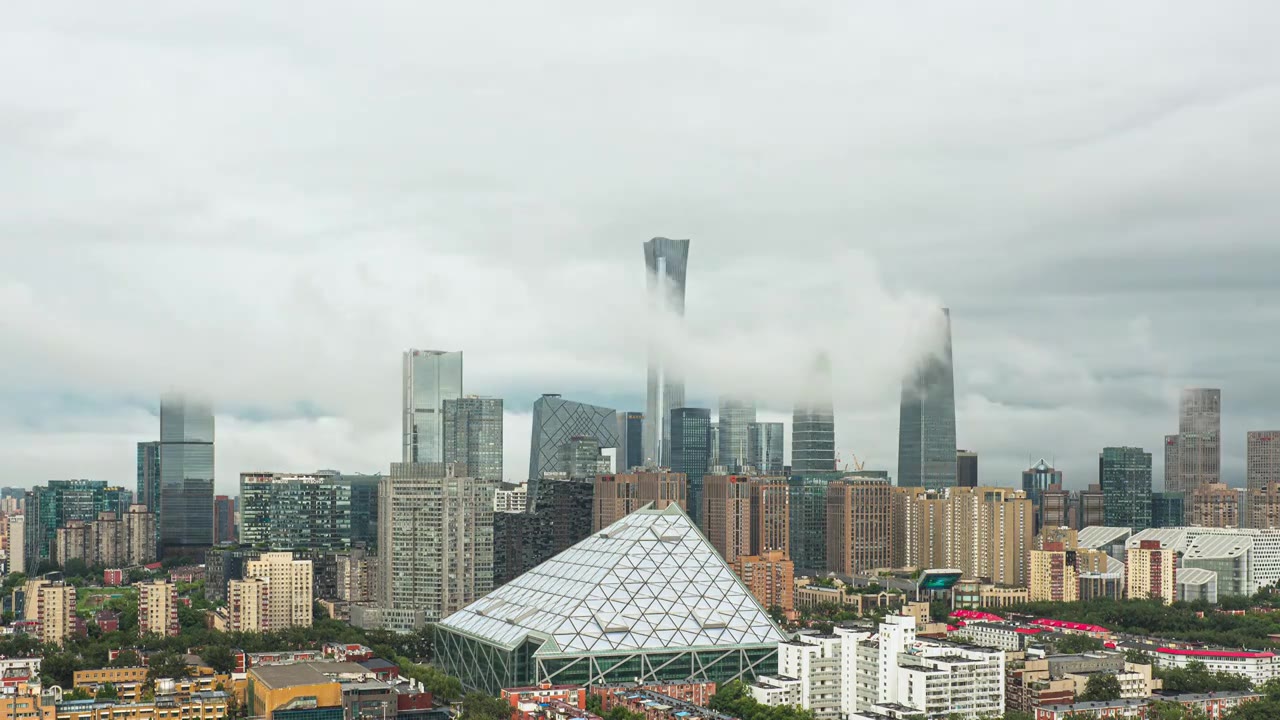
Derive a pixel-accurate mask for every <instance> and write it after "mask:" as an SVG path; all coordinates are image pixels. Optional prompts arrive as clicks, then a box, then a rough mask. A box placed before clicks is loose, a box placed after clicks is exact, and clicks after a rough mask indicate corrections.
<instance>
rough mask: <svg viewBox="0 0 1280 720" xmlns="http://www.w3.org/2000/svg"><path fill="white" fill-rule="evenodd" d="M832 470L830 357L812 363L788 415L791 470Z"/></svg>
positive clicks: (833, 425)
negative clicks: (803, 387) (802, 389)
mask: <svg viewBox="0 0 1280 720" xmlns="http://www.w3.org/2000/svg"><path fill="white" fill-rule="evenodd" d="M835 470H836V423H835V408H834V406H833V405H832V402H831V359H830V358H828V357H827V355H826V353H822V354H820V355H819V356H818V357H817V359H816V360H815V362H814V366H813V370H812V372H811V373H810V375H809V378H808V383H807V387H806V389H805V391H804V395H803V396H802V397H801V398H800V399H799V400H798V401H797V402H796V406H795V412H794V413H793V414H792V416H791V471H792V472H793V473H795V474H797V475H805V474H810V473H823V472H834V471H835Z"/></svg>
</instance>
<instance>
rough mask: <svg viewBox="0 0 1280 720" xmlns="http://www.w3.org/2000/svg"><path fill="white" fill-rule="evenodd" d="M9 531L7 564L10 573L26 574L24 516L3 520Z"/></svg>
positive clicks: (13, 516) (25, 519)
mask: <svg viewBox="0 0 1280 720" xmlns="http://www.w3.org/2000/svg"><path fill="white" fill-rule="evenodd" d="M4 522H5V523H6V525H7V526H8V530H9V558H8V559H9V562H8V567H7V570H8V572H11V573H16V572H20V573H26V572H27V544H26V542H25V538H26V535H27V530H26V528H27V518H26V516H25V515H9V516H7V517H6V518H5V519H4Z"/></svg>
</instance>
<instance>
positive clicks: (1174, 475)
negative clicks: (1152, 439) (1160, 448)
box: [1164, 435, 1182, 493]
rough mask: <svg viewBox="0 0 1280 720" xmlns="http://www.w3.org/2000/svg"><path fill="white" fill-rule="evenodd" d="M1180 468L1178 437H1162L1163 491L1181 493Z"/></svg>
mask: <svg viewBox="0 0 1280 720" xmlns="http://www.w3.org/2000/svg"><path fill="white" fill-rule="evenodd" d="M1180 472H1181V468H1180V467H1179V461H1178V436H1177V435H1165V436H1164V491H1165V492H1170V493H1181V492H1182V476H1181V475H1179V473H1180Z"/></svg>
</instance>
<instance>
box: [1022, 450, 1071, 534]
mask: <svg viewBox="0 0 1280 720" xmlns="http://www.w3.org/2000/svg"><path fill="white" fill-rule="evenodd" d="M1050 485H1058V486H1061V485H1062V471H1061V470H1056V469H1054V467H1053V466H1052V465H1050V464H1049V463H1047V462H1045V460H1044V458H1040V462H1038V463H1036V464H1035V465H1032V466H1031V467H1030V468H1027V469H1026V470H1023V471H1022V491H1023V492H1025V493H1026V494H1027V498H1028V499H1030V500H1031V506H1032V507H1034V508H1035V509H1036V532H1037V533H1038V532H1040V524H1039V519H1040V508H1041V507H1042V501H1041V497H1042V496H1043V495H1044V491H1045V490H1048V489H1049V486H1050Z"/></svg>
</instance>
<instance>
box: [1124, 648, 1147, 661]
mask: <svg viewBox="0 0 1280 720" xmlns="http://www.w3.org/2000/svg"><path fill="white" fill-rule="evenodd" d="M1124 661H1125V662H1131V663H1134V664H1135V665H1150V664H1151V656H1150V655H1148V654H1146V653H1144V652H1142V651H1141V650H1138V649H1137V648H1129V649H1128V650H1125V651H1124Z"/></svg>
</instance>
